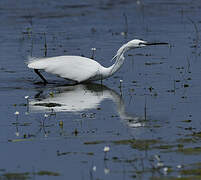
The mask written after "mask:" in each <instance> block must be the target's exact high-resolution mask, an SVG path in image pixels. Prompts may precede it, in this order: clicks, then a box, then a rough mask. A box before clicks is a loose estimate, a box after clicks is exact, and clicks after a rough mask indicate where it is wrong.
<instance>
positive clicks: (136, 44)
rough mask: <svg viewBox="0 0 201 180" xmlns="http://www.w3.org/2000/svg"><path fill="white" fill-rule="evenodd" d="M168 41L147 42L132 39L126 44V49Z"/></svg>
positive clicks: (162, 43)
mask: <svg viewBox="0 0 201 180" xmlns="http://www.w3.org/2000/svg"><path fill="white" fill-rule="evenodd" d="M167 44H168V43H164V42H147V41H143V40H139V39H133V40H131V41H129V42H128V43H127V44H126V46H127V48H128V49H133V48H139V47H144V46H150V45H167Z"/></svg>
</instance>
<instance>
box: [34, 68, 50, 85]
mask: <svg viewBox="0 0 201 180" xmlns="http://www.w3.org/2000/svg"><path fill="white" fill-rule="evenodd" d="M34 72H35V73H36V74H38V75H39V77H40V78H41V79H42V80H43V82H44V84H47V80H46V79H45V78H44V77H43V76H42V74H41V73H40V72H39V71H38V69H34Z"/></svg>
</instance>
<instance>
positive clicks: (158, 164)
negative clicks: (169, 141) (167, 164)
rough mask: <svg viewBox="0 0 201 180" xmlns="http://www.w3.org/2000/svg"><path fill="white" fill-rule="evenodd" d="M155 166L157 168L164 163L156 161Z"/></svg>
mask: <svg viewBox="0 0 201 180" xmlns="http://www.w3.org/2000/svg"><path fill="white" fill-rule="evenodd" d="M156 166H157V167H158V168H160V167H163V166H164V164H163V163H162V162H157V164H156Z"/></svg>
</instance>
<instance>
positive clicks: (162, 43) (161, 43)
mask: <svg viewBox="0 0 201 180" xmlns="http://www.w3.org/2000/svg"><path fill="white" fill-rule="evenodd" d="M140 44H144V45H146V46H152V45H168V43H165V42H153V43H150V42H145V43H140Z"/></svg>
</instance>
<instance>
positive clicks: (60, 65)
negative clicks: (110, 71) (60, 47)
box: [28, 56, 100, 82]
mask: <svg viewBox="0 0 201 180" xmlns="http://www.w3.org/2000/svg"><path fill="white" fill-rule="evenodd" d="M28 67H29V68H33V69H42V70H45V71H46V72H48V73H52V74H56V75H58V76H60V77H63V78H65V79H69V80H73V81H77V82H82V81H86V80H88V79H89V78H92V77H94V76H96V75H97V73H98V70H99V67H100V64H99V63H97V62H96V61H94V60H92V59H89V58H85V57H81V56H58V57H51V58H40V59H32V60H30V61H29V62H28Z"/></svg>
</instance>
